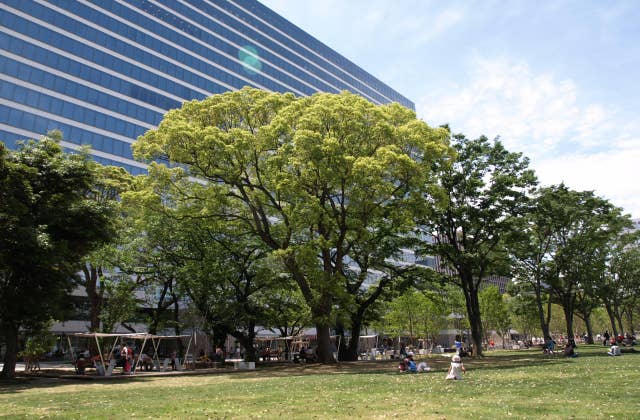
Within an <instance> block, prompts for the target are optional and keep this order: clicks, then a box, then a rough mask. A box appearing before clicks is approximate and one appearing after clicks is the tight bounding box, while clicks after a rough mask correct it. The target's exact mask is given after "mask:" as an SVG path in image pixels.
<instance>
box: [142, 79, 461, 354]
mask: <svg viewBox="0 0 640 420" xmlns="http://www.w3.org/2000/svg"><path fill="white" fill-rule="evenodd" d="M134 153H135V155H136V156H137V157H140V158H146V159H154V158H160V157H164V158H166V159H168V160H169V161H171V162H174V163H177V164H180V165H182V166H181V167H179V168H174V169H169V168H163V167H161V166H159V165H155V164H153V165H152V169H151V174H152V175H153V176H154V177H156V178H157V179H162V180H166V181H167V182H170V180H171V179H173V178H175V177H179V176H180V174H181V173H182V172H183V169H182V168H185V169H186V173H187V174H188V175H192V176H194V177H196V178H198V179H200V180H204V181H208V183H207V184H204V185H202V186H201V187H200V188H193V189H190V190H189V194H183V196H182V197H179V198H177V199H178V200H180V201H184V202H185V203H186V202H189V203H192V204H193V205H194V207H195V208H197V212H198V213H197V215H196V214H193V215H192V216H198V217H209V218H213V219H216V220H218V221H227V222H230V223H234V224H236V225H237V227H238V229H241V230H242V231H243V232H248V233H250V234H252V235H253V236H255V237H256V238H259V240H260V241H261V242H262V243H263V244H264V245H265V246H267V247H268V249H269V250H270V251H271V252H274V253H276V254H277V255H278V256H279V257H280V259H281V261H282V262H283V264H284V265H285V267H286V270H287V271H288V272H289V274H290V275H291V276H292V278H293V280H294V281H295V282H296V283H297V285H298V287H299V288H300V291H301V293H302V295H303V296H304V299H305V301H306V302H307V304H308V305H309V307H310V309H311V312H312V314H313V317H314V322H315V323H316V327H317V329H318V339H319V356H320V359H321V360H323V361H329V360H330V359H331V353H330V347H329V345H330V342H329V325H330V324H331V323H332V317H333V313H332V310H333V307H334V306H335V305H339V304H340V303H341V302H344V301H345V300H347V301H348V299H349V297H348V293H346V292H345V287H344V282H343V280H342V279H343V276H344V272H345V267H346V258H347V256H348V255H349V253H350V252H351V250H352V249H353V248H354V247H355V246H356V244H358V243H361V242H363V241H367V240H368V238H370V237H371V236H372V235H375V233H376V232H378V231H380V230H384V231H385V232H388V235H393V236H397V235H401V234H403V233H406V232H408V231H410V229H411V228H412V224H413V215H414V213H415V211H416V210H417V209H418V208H420V207H422V206H423V200H424V198H423V197H424V195H425V193H426V190H428V189H429V188H431V185H432V184H431V181H432V177H433V176H434V169H435V168H438V167H440V166H441V165H443V164H445V163H446V161H447V158H448V157H449V153H450V151H449V148H448V146H447V132H446V131H445V130H443V129H435V130H434V129H432V128H430V127H428V126H427V125H426V124H425V123H423V122H421V121H419V120H417V119H416V118H415V114H414V113H413V112H412V111H410V110H407V109H406V108H403V107H401V106H399V105H397V104H391V105H385V106H374V105H372V104H371V103H369V102H367V101H366V100H364V99H362V98H360V97H358V96H356V95H353V94H349V93H346V92H345V93H342V94H340V95H331V94H316V95H313V96H311V97H306V98H297V99H296V98H294V96H293V95H291V94H285V95H283V94H278V93H268V92H264V91H259V90H256V89H250V88H245V89H242V90H240V91H238V92H228V93H225V94H222V95H215V96H212V97H210V98H207V99H205V100H203V101H193V102H189V103H186V104H185V105H184V106H183V107H182V108H181V109H179V110H174V111H171V112H169V113H167V115H166V116H165V118H164V120H163V121H162V123H161V124H160V126H159V127H158V129H156V130H151V131H149V132H148V133H146V134H145V135H144V136H142V137H140V138H139V139H138V141H137V142H136V144H135V145H134ZM195 203H200V204H199V205H195ZM394 252H395V251H394Z"/></svg>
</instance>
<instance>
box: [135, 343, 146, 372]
mask: <svg viewBox="0 0 640 420" xmlns="http://www.w3.org/2000/svg"><path fill="white" fill-rule="evenodd" d="M145 344H147V335H146V334H145V336H144V339H143V340H142V346H141V347H140V351H139V352H138V360H137V362H136V364H135V366H134V367H133V373H134V374H135V373H136V371H137V370H138V366H140V358H141V357H142V350H144V345H145Z"/></svg>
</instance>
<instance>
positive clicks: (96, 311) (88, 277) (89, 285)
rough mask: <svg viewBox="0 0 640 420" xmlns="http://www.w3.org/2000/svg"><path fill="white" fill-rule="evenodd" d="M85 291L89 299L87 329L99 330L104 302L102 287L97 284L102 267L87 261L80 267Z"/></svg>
mask: <svg viewBox="0 0 640 420" xmlns="http://www.w3.org/2000/svg"><path fill="white" fill-rule="evenodd" d="M82 272H83V274H84V279H85V285H84V288H85V291H86V292H87V298H88V299H89V331H92V332H98V331H100V314H101V313H102V305H103V303H104V288H103V287H102V284H99V282H100V278H101V277H102V269H101V268H99V267H95V266H94V265H93V264H91V263H89V264H86V265H85V266H84V267H82Z"/></svg>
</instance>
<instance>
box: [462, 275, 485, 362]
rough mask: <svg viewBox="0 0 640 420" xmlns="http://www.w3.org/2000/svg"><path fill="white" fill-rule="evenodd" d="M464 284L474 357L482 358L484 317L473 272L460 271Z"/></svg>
mask: <svg viewBox="0 0 640 420" xmlns="http://www.w3.org/2000/svg"><path fill="white" fill-rule="evenodd" d="M458 272H459V273H460V281H461V283H462V286H463V287H462V291H463V292H464V299H465V303H466V306H467V316H468V317H469V327H470V328H471V342H472V344H473V355H474V356H482V317H481V316H480V301H479V300H478V287H477V286H476V283H475V281H474V279H473V274H472V273H471V272H464V271H462V270H459V271H458Z"/></svg>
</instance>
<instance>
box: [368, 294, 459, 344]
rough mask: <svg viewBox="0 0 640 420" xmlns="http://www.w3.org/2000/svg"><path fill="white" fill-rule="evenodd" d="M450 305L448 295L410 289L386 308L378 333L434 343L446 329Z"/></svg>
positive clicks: (413, 342)
mask: <svg viewBox="0 0 640 420" xmlns="http://www.w3.org/2000/svg"><path fill="white" fill-rule="evenodd" d="M449 309H450V308H449V305H448V304H447V301H446V296H444V295H438V294H435V293H429V294H428V295H426V294H425V293H423V292H420V291H417V290H409V291H407V292H406V293H404V294H403V295H401V296H400V297H398V298H396V299H394V300H393V301H392V302H390V303H389V304H387V305H386V312H385V315H384V318H383V320H382V322H381V323H380V324H381V325H379V327H378V328H379V330H380V331H383V332H384V333H385V334H388V335H390V336H404V337H409V339H410V341H411V343H412V344H414V345H415V344H417V342H416V339H430V340H432V342H435V339H437V338H438V335H439V333H440V330H441V329H443V328H445V327H446V323H447V315H449Z"/></svg>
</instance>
